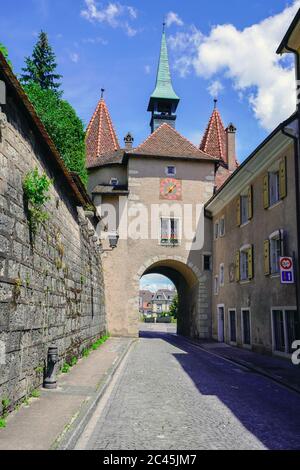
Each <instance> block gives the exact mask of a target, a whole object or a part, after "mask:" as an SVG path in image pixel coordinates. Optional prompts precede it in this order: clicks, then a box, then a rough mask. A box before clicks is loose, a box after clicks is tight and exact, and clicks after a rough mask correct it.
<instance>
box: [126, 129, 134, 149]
mask: <svg viewBox="0 0 300 470" xmlns="http://www.w3.org/2000/svg"><path fill="white" fill-rule="evenodd" d="M133 141H134V138H133V137H132V135H131V134H130V132H128V133H127V135H126V136H125V137H124V142H125V148H126V149H128V150H129V149H132V144H133Z"/></svg>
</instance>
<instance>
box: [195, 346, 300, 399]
mask: <svg viewBox="0 0 300 470" xmlns="http://www.w3.org/2000/svg"><path fill="white" fill-rule="evenodd" d="M192 342H193V344H196V345H198V346H199V347H201V348H202V349H205V350H206V351H208V352H211V353H213V354H215V355H217V356H220V357H223V358H225V359H229V360H230V361H233V362H235V363H237V364H240V365H242V366H244V367H247V368H248V369H251V370H253V371H255V372H258V373H259V374H262V375H265V376H266V377H268V378H270V379H272V380H274V381H275V382H277V383H280V384H282V385H285V386H286V387H288V388H290V389H292V390H294V391H296V392H298V393H300V365H298V366H296V365H294V364H292V361H291V360H289V359H285V358H280V357H276V356H267V355H263V354H258V353H255V352H252V351H250V350H247V349H243V348H238V347H234V346H230V345H228V344H225V343H217V342H213V343H211V342H202V341H192Z"/></svg>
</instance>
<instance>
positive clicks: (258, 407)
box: [77, 326, 300, 450]
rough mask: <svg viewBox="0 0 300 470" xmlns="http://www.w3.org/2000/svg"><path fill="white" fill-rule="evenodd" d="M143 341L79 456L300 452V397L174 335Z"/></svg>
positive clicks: (153, 334) (152, 334)
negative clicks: (99, 452) (103, 452)
mask: <svg viewBox="0 0 300 470" xmlns="http://www.w3.org/2000/svg"><path fill="white" fill-rule="evenodd" d="M152 328H153V327H152ZM165 328H166V327H165ZM169 328H172V327H169ZM146 330H147V328H146ZM141 336H142V337H141V338H140V339H139V340H138V342H136V343H135V345H134V346H133V348H132V349H131V351H130V353H129V355H128V356H127V359H126V362H125V363H124V365H123V367H121V370H120V372H119V374H118V377H117V378H116V380H115V383H114V384H113V386H112V390H110V392H109V394H108V396H107V399H106V401H105V403H101V401H100V404H99V405H98V410H96V412H95V416H94V417H93V418H92V420H91V423H90V425H89V426H88V427H87V429H86V431H85V433H84V434H83V435H82V436H81V438H80V440H79V442H78V444H77V448H78V449H79V448H86V449H111V450H114V449H155V450H160V449H161V450H164V449H180V450H184V449H300V395H298V394H296V393H294V392H292V391H289V390H287V389H285V388H283V387H281V386H280V385H277V384H276V383H274V382H272V381H271V380H269V379H268V378H265V377H263V376H260V375H258V374H256V373H254V372H251V371H249V370H247V369H245V368H243V367H241V366H237V365H235V364H233V363H231V362H229V361H226V360H224V359H222V358H218V357H216V356H214V355H211V354H210V353H209V352H206V351H203V350H201V349H199V348H198V347H197V346H194V345H193V344H191V343H189V342H187V341H186V340H185V339H183V338H181V337H177V336H176V335H174V334H172V333H170V332H169V333H168V332H157V331H151V326H150V327H148V331H142V332H141ZM97 413H98V414H97Z"/></svg>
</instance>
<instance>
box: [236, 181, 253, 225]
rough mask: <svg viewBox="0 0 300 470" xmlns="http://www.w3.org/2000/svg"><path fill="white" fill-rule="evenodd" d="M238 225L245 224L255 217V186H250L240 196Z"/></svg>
mask: <svg viewBox="0 0 300 470" xmlns="http://www.w3.org/2000/svg"><path fill="white" fill-rule="evenodd" d="M236 211H237V212H236V216H237V225H238V226H240V225H244V224H246V223H247V222H248V221H249V220H250V219H252V217H253V187H252V186H248V188H247V189H246V190H245V191H244V192H243V193H242V194H241V195H240V196H239V198H238V200H237V206H236Z"/></svg>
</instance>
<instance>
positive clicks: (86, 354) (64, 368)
mask: <svg viewBox="0 0 300 470" xmlns="http://www.w3.org/2000/svg"><path fill="white" fill-rule="evenodd" d="M109 337H110V334H109V333H106V334H105V335H103V336H101V338H99V339H97V340H96V341H95V342H94V343H93V344H92V345H91V346H90V347H89V348H85V349H83V351H82V357H84V358H87V357H89V355H90V354H91V352H92V351H96V350H97V349H99V348H100V346H101V345H102V344H103V343H105V341H107V340H108V338H109ZM77 362H78V358H77V357H76V356H74V357H72V359H71V361H70V363H68V362H65V363H64V364H63V366H62V368H61V369H60V372H62V373H63V374H67V373H68V372H70V369H71V368H72V367H73V366H75V365H76V364H77Z"/></svg>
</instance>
